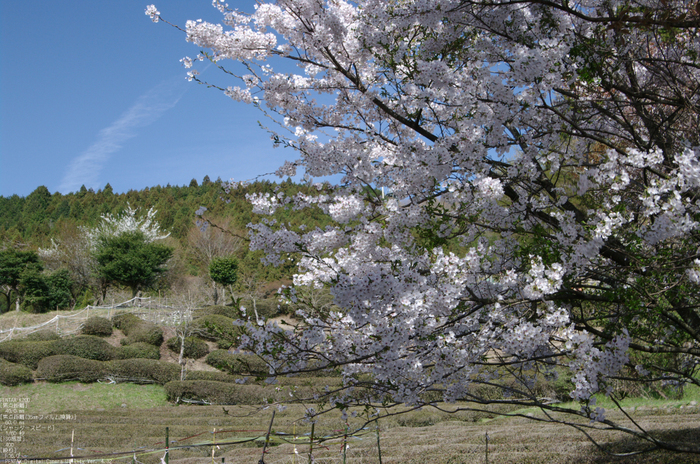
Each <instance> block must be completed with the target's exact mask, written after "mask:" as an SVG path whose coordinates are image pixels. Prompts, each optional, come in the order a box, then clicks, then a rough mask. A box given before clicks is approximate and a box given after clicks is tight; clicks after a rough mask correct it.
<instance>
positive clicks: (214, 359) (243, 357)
mask: <svg viewBox="0 0 700 464" xmlns="http://www.w3.org/2000/svg"><path fill="white" fill-rule="evenodd" d="M206 362H207V364H209V365H210V366H212V367H215V368H217V369H219V370H221V371H224V372H228V373H229V374H231V375H241V374H248V375H256V376H263V377H264V376H267V375H268V374H269V372H270V369H269V367H268V365H267V363H265V361H263V360H262V359H261V358H260V357H259V356H256V355H254V354H232V353H229V352H228V351H226V350H215V351H212V352H211V353H209V355H208V356H207V359H206Z"/></svg>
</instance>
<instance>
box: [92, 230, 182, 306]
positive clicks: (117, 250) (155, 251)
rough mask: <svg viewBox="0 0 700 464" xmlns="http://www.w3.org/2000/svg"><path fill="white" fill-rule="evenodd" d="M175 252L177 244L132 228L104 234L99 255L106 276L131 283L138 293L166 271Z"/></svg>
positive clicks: (114, 280) (101, 274)
mask: <svg viewBox="0 0 700 464" xmlns="http://www.w3.org/2000/svg"><path fill="white" fill-rule="evenodd" d="M172 255H173V248H171V247H169V246H166V245H162V244H160V243H152V242H151V243H149V242H147V241H146V238H145V236H144V234H143V233H142V232H140V231H130V232H123V233H121V234H119V235H117V236H112V237H102V238H101V239H100V242H99V244H98V247H97V254H96V259H97V263H98V265H99V269H98V272H99V274H100V276H101V277H102V278H104V279H106V280H107V281H110V282H117V283H119V284H121V285H125V286H127V287H130V288H131V290H132V294H133V295H134V296H136V293H137V292H138V291H139V289H144V288H148V287H150V286H151V285H153V284H154V283H155V281H156V279H157V278H158V277H159V276H160V275H162V274H163V273H164V272H165V267H164V266H165V263H166V262H167V261H168V260H169V259H170V258H171V257H172Z"/></svg>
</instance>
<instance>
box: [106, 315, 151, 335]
mask: <svg viewBox="0 0 700 464" xmlns="http://www.w3.org/2000/svg"><path fill="white" fill-rule="evenodd" d="M142 322H144V320H143V319H141V318H140V317H138V316H135V315H133V314H131V313H122V314H117V315H116V316H114V317H112V325H113V326H114V327H116V328H117V329H119V330H121V331H122V332H124V335H129V332H130V330H131V329H132V328H133V327H136V326H137V325H139V324H141V323H142Z"/></svg>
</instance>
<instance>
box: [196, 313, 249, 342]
mask: <svg viewBox="0 0 700 464" xmlns="http://www.w3.org/2000/svg"><path fill="white" fill-rule="evenodd" d="M233 322H234V320H233V319H231V318H230V317H226V316H221V315H219V314H209V315H207V316H203V317H200V318H198V319H195V320H194V321H192V328H193V329H194V330H195V331H196V332H195V333H196V334H197V336H199V337H201V338H205V339H207V340H212V341H215V342H216V344H217V345H218V346H219V348H221V349H228V348H231V347H237V346H238V345H240V343H241V335H243V334H244V333H245V331H244V329H243V328H242V327H239V326H236V325H233Z"/></svg>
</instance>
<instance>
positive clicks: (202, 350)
mask: <svg viewBox="0 0 700 464" xmlns="http://www.w3.org/2000/svg"><path fill="white" fill-rule="evenodd" d="M165 344H166V345H168V348H169V349H170V351H172V352H173V353H175V354H178V355H179V354H180V337H173V338H169V339H168V340H167V341H166V342H165ZM183 354H184V356H185V357H186V358H192V359H199V358H201V357H203V356H206V355H208V354H209V346H208V345H207V344H206V343H205V342H204V341H202V340H200V339H199V338H197V337H185V350H184V353H183Z"/></svg>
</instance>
